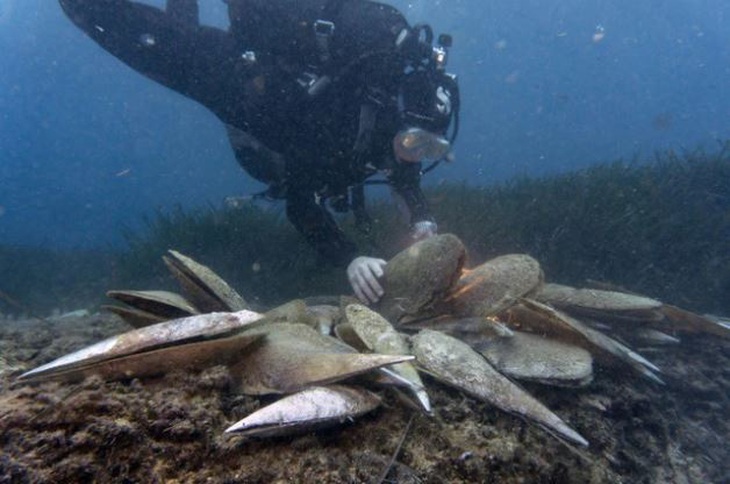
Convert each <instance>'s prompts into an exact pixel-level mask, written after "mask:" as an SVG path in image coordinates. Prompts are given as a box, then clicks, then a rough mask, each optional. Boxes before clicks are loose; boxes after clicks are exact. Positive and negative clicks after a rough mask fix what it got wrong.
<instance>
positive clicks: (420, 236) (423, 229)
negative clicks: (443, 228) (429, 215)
mask: <svg viewBox="0 0 730 484" xmlns="http://www.w3.org/2000/svg"><path fill="white" fill-rule="evenodd" d="M437 233H438V225H436V222H431V221H429V220H423V221H421V222H416V223H415V224H413V230H412V231H411V238H412V239H413V240H414V241H416V242H418V241H419V240H424V239H428V238H430V237H433V236H434V235H436V234H437Z"/></svg>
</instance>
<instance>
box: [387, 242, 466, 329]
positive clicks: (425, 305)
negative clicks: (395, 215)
mask: <svg viewBox="0 0 730 484" xmlns="http://www.w3.org/2000/svg"><path fill="white" fill-rule="evenodd" d="M465 258H466V249H465V248H464V244H462V242H461V241H460V240H459V239H458V238H457V237H456V236H455V235H451V234H442V235H437V236H435V237H431V238H429V239H426V240H422V241H420V242H417V243H415V244H413V245H412V246H410V247H409V248H407V249H406V250H404V251H402V252H400V253H399V254H397V255H396V256H395V257H393V258H392V259H391V260H390V261H388V264H387V265H386V266H385V274H384V275H383V286H384V289H385V296H383V299H382V300H381V301H380V303H379V305H378V306H377V310H378V312H379V313H380V314H382V315H383V316H384V317H385V318H386V319H388V320H389V321H391V322H392V323H394V324H396V323H401V322H408V321H412V320H415V319H419V318H420V317H427V316H429V315H431V314H433V313H434V312H435V311H436V310H437V309H438V305H439V304H440V303H441V301H442V300H443V299H444V298H445V296H446V295H447V294H448V292H449V290H450V289H451V287H452V286H453V285H454V283H455V282H456V280H457V279H458V278H459V275H460V272H461V268H462V266H463V265H464V260H465Z"/></svg>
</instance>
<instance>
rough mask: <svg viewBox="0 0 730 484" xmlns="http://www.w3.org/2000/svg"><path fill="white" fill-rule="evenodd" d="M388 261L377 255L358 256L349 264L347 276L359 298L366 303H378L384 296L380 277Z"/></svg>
mask: <svg viewBox="0 0 730 484" xmlns="http://www.w3.org/2000/svg"><path fill="white" fill-rule="evenodd" d="M385 264H386V262H385V261H384V260H383V259H376V258H375V257H365V256H360V257H356V258H355V259H354V260H353V261H352V262H350V265H349V266H347V278H348V279H349V280H350V285H351V286H352V290H353V291H355V295H356V296H357V298H358V299H359V300H360V301H362V302H363V303H364V304H372V303H376V302H378V301H379V300H380V298H381V297H382V296H383V292H384V291H383V287H382V286H381V285H380V282H378V278H379V277H382V276H383V267H385Z"/></svg>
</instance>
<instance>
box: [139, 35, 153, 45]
mask: <svg viewBox="0 0 730 484" xmlns="http://www.w3.org/2000/svg"><path fill="white" fill-rule="evenodd" d="M139 42H140V44H142V45H144V46H145V47H153V46H154V45H155V44H156V43H157V41H156V40H155V36H154V35H152V34H142V35H140V36H139Z"/></svg>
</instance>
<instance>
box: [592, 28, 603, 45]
mask: <svg viewBox="0 0 730 484" xmlns="http://www.w3.org/2000/svg"><path fill="white" fill-rule="evenodd" d="M605 36H606V29H604V28H603V25H601V24H598V25H596V30H595V31H594V32H593V37H591V40H592V41H593V43H594V44H597V43H599V42H600V41H602V40H603V38H604V37H605Z"/></svg>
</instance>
